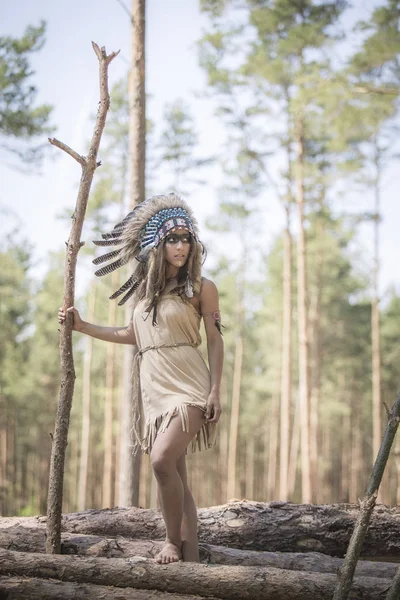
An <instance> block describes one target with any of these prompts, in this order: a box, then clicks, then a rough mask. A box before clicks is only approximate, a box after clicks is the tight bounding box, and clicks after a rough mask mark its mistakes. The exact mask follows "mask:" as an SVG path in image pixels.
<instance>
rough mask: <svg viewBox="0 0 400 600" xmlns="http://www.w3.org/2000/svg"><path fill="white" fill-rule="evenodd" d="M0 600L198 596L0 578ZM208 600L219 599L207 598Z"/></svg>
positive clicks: (183, 599)
mask: <svg viewBox="0 0 400 600" xmlns="http://www.w3.org/2000/svg"><path fill="white" fill-rule="evenodd" d="M0 598H7V600H21V598H24V599H29V600H65V599H67V600H82V598H84V599H85V600H200V599H201V596H187V595H186V594H185V595H182V594H168V593H167V592H165V593H163V594H162V593H160V592H157V591H154V592H153V591H151V590H135V589H132V588H126V589H124V588H120V587H111V586H109V585H93V584H90V583H73V582H68V581H58V580H56V579H39V578H37V577H35V578H27V577H2V578H1V579H0ZM207 600H218V599H216V598H214V599H213V598H212V597H210V596H207Z"/></svg>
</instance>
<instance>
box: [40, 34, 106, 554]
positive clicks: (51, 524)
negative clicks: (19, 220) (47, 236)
mask: <svg viewBox="0 0 400 600" xmlns="http://www.w3.org/2000/svg"><path fill="white" fill-rule="evenodd" d="M92 45H93V49H94V51H95V53H96V56H97V58H98V60H99V67H100V69H99V79H100V102H99V110H98V113H97V119H96V124H95V128H94V132H93V136H92V139H91V142H90V147H89V153H88V156H87V157H83V156H80V155H79V154H78V153H77V152H75V151H74V150H72V149H71V148H69V147H68V146H67V145H66V144H63V143H62V142H59V141H58V140H56V139H54V138H52V139H50V140H49V141H50V143H51V144H53V145H54V146H57V147H59V148H61V149H62V150H64V151H65V152H67V154H69V155H70V156H72V157H73V158H75V160H77V162H79V163H80V165H81V166H82V176H81V181H80V185H79V191H78V197H77V201H76V207H75V212H74V215H73V220H72V228H71V233H70V236H69V239H68V243H67V253H66V260H65V269H64V298H63V307H64V308H67V307H68V306H73V305H74V295H75V270H76V262H77V258H78V252H79V249H80V247H81V245H82V244H81V241H80V239H81V233H82V227H83V221H84V218H85V213H86V206H87V202H88V198H89V192H90V187H91V184H92V181H93V175H94V172H95V170H96V168H97V166H98V163H97V153H98V150H99V146H100V140H101V136H102V133H103V129H104V125H105V122H106V116H107V111H108V108H109V106H110V95H109V92H108V65H109V64H110V62H111V61H112V60H113V58H115V56H116V53H114V52H113V53H112V54H110V55H109V56H107V54H106V51H105V48H102V49H100V48H99V47H98V46H97V44H94V43H92ZM60 356H61V390H60V397H59V402H58V410H57V417H56V423H55V429H54V435H53V437H52V440H53V444H52V450H51V458H50V476H49V491H48V498H47V516H48V519H47V543H46V549H47V552H49V553H53V554H54V553H57V552H59V551H60V541H61V511H62V496H63V483H64V463H65V451H66V447H67V440H68V429H69V418H70V413H71V406H72V397H73V393H74V385H75V368H74V359H73V353H72V315H68V318H67V319H66V320H65V324H64V325H63V326H62V327H61V336H60Z"/></svg>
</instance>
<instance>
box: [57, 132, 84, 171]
mask: <svg viewBox="0 0 400 600" xmlns="http://www.w3.org/2000/svg"><path fill="white" fill-rule="evenodd" d="M48 140H49V142H50V144H51V145H52V146H57V148H60V150H64V152H66V153H67V154H69V155H70V156H72V158H74V159H75V160H76V161H77V162H78V163H79V164H80V165H82V167H84V166H85V164H86V158H85V157H84V156H81V155H80V154H78V153H77V152H75V150H72V148H70V147H69V146H67V144H64V142H60V140H57V139H56V138H48Z"/></svg>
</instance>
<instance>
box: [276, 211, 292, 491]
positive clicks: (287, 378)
mask: <svg viewBox="0 0 400 600" xmlns="http://www.w3.org/2000/svg"><path fill="white" fill-rule="evenodd" d="M289 211H290V209H289V206H286V229H285V232H284V240H283V323H282V374H281V411H280V449H279V450H280V454H279V499H280V500H288V499H289V489H288V469H289V440H290V408H291V404H292V356H291V340H292V236H291V233H290V212H289Z"/></svg>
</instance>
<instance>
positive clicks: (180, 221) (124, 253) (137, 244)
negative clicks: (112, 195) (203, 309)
mask: <svg viewBox="0 0 400 600" xmlns="http://www.w3.org/2000/svg"><path fill="white" fill-rule="evenodd" d="M176 228H182V229H183V228H184V229H187V230H188V231H190V233H191V235H192V238H193V246H194V249H193V248H192V251H191V256H190V257H189V260H188V268H187V276H186V281H185V288H184V289H185V294H186V296H187V297H191V296H193V292H198V291H199V289H200V279H201V277H200V271H201V262H202V261H201V256H202V253H203V247H202V245H201V243H200V242H199V240H198V226H197V221H196V219H195V218H194V216H193V213H192V211H191V209H190V208H189V206H188V205H187V204H186V202H184V200H182V198H180V196H178V195H177V194H175V193H171V194H167V195H160V196H153V197H151V198H148V199H147V200H144V202H141V203H140V204H138V205H137V206H135V208H134V209H133V210H131V212H130V213H128V214H127V215H126V217H125V218H124V219H123V220H122V221H121V222H120V223H117V225H115V227H114V229H113V230H112V231H111V232H110V233H104V234H103V235H102V238H103V239H102V240H96V241H94V242H93V243H94V244H96V246H119V248H117V249H115V250H112V251H111V252H108V253H107V254H103V255H102V256H99V257H98V258H95V259H94V261H93V263H94V264H95V265H98V264H101V263H103V262H106V261H112V262H109V264H107V265H105V266H103V267H101V268H100V269H98V270H97V271H96V272H95V275H97V276H98V277H101V276H103V275H107V274H108V273H112V272H113V271H115V270H116V269H118V268H119V267H121V266H123V265H125V264H127V263H129V262H133V263H134V268H133V272H132V274H131V276H130V277H129V279H128V280H127V281H126V282H125V283H124V284H123V285H122V286H121V287H120V288H119V289H118V290H117V291H116V292H114V293H113V294H112V295H111V296H110V300H113V299H114V298H118V297H119V296H121V295H122V294H125V295H124V296H123V298H122V299H121V300H120V301H119V302H118V305H122V304H124V303H125V302H126V301H127V300H128V299H129V298H130V297H131V296H132V294H133V293H134V292H135V291H136V289H137V288H138V287H139V285H140V284H141V283H142V281H143V280H144V279H146V278H147V276H148V274H149V273H150V272H151V271H152V266H153V265H152V262H154V252H155V249H156V248H157V247H158V245H159V244H160V242H161V241H162V240H163V239H164V238H165V237H166V236H167V235H168V232H169V231H170V230H171V229H176ZM114 259H116V260H114ZM147 288H149V286H147ZM160 291H161V290H155V294H154V295H155V296H157V297H158V293H159V292H160ZM149 295H151V291H149V289H147V293H146V296H147V297H149ZM149 300H151V301H153V300H154V298H150V297H149Z"/></svg>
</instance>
